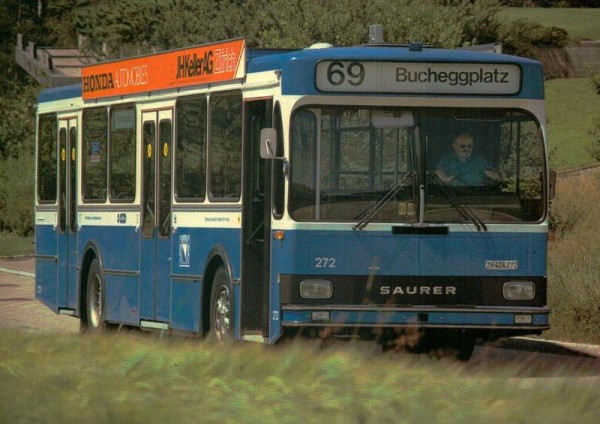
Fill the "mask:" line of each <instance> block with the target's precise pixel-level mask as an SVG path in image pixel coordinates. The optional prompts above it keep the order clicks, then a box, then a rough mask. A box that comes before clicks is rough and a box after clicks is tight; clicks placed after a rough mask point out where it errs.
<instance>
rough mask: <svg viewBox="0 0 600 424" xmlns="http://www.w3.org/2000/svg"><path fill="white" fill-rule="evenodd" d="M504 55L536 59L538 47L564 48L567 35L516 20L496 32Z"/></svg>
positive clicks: (558, 30)
mask: <svg viewBox="0 0 600 424" xmlns="http://www.w3.org/2000/svg"><path fill="white" fill-rule="evenodd" d="M498 39H499V41H501V42H502V49H503V51H504V53H508V54H514V55H517V56H525V57H530V58H534V59H535V58H537V48H538V47H542V46H544V47H564V46H566V45H567V42H568V41H569V34H568V33H567V31H565V30H564V29H562V28H558V27H545V26H543V25H540V24H538V23H534V22H529V21H527V20H525V19H518V20H516V21H511V22H508V23H505V24H503V25H502V26H501V27H500V30H499V32H498Z"/></svg>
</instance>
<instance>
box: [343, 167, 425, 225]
mask: <svg viewBox="0 0 600 424" xmlns="http://www.w3.org/2000/svg"><path fill="white" fill-rule="evenodd" d="M414 176H415V171H411V172H407V173H406V174H404V176H403V177H402V178H400V180H398V181H397V182H396V184H394V185H393V186H392V187H391V188H390V189H389V190H388V191H387V192H386V193H385V194H384V195H383V197H382V198H381V199H379V200H378V201H377V202H375V203H373V204H371V206H369V207H368V208H367V209H365V210H364V211H363V212H362V213H361V214H360V215H358V216H357V217H356V219H358V220H359V221H358V222H357V223H356V224H355V225H353V226H352V229H353V230H362V229H363V228H365V227H366V226H367V225H368V224H369V222H371V220H372V219H373V218H374V217H375V215H377V213H379V211H380V210H381V209H382V208H383V207H384V206H385V204H386V203H387V202H388V201H389V200H390V199H391V198H393V197H394V196H395V195H396V194H397V193H398V192H399V191H400V190H402V189H403V188H404V187H406V185H407V184H408V182H409V181H410V180H411V179H412V178H413V177H414Z"/></svg>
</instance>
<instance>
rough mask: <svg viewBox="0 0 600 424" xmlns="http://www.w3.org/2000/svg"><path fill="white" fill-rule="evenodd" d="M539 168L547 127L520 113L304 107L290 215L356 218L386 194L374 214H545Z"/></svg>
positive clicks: (411, 217)
mask: <svg viewBox="0 0 600 424" xmlns="http://www.w3.org/2000/svg"><path fill="white" fill-rule="evenodd" d="M407 116H408V117H410V119H407ZM400 117H402V118H400ZM543 171H544V150H543V141H542V135H541V131H540V129H539V125H538V123H537V121H535V119H534V118H533V117H532V116H531V115H529V114H527V113H525V112H523V111H517V110H499V109H494V110H490V109H464V108H461V109H451V108H428V109H413V110H407V109H406V108H404V109H402V110H400V109H391V108H390V109H381V108H379V109H377V110H376V109H369V108H358V107H355V108H351V107H319V108H316V107H315V108H303V109H301V110H299V111H297V112H296V113H295V115H294V116H293V120H292V126H291V154H290V192H289V213H290V216H291V217H292V218H293V219H294V220H296V221H325V222H353V223H356V220H357V216H360V214H361V213H362V212H364V211H365V210H369V209H370V208H375V207H374V205H377V204H378V202H379V201H380V199H381V198H382V197H383V196H385V195H386V193H387V194H388V197H389V198H386V201H385V202H384V203H383V204H381V205H379V206H378V207H377V208H375V209H376V210H375V213H374V214H373V215H372V216H370V217H369V219H368V222H386V223H416V222H419V220H421V221H422V222H424V223H453V222H461V223H462V222H467V223H473V224H474V225H475V226H476V227H477V228H478V229H480V230H485V229H486V224H487V223H516V222H539V221H540V220H541V219H542V218H543V217H544V190H543V188H544V172H543ZM411 172H415V178H412V179H411V180H410V181H408V182H407V183H406V184H402V187H399V188H398V187H397V188H398V189H397V190H391V189H392V188H393V187H394V186H395V185H396V184H397V182H398V181H400V180H401V179H402V177H403V176H404V175H406V174H408V173H411ZM420 188H422V189H423V190H422V191H421V190H420ZM389 193H392V194H391V195H389ZM420 193H423V194H422V196H424V199H423V201H421V200H422V199H420V196H421V194H420ZM420 209H421V210H420Z"/></svg>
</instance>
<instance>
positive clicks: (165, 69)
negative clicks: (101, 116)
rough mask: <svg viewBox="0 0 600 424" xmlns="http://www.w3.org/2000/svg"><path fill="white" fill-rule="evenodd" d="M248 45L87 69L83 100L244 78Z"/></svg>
mask: <svg viewBox="0 0 600 424" xmlns="http://www.w3.org/2000/svg"><path fill="white" fill-rule="evenodd" d="M245 56H246V42H245V40H244V39H236V40H231V41H225V42H220V43H215V44H205V45H202V46H197V47H192V48H186V49H181V50H175V51H170V52H165V53H158V54H153V55H148V56H142V57H137V58H131V59H123V60H117V61H113V62H106V63H98V64H95V65H90V66H86V67H84V68H83V69H82V71H81V84H82V89H83V99H84V100H92V99H98V98H101V97H111V96H122V95H126V94H134V93H141V92H147V91H155V90H165V89H169V88H177V87H186V86H190V85H199V84H208V83H213V82H221V81H229V80H232V79H237V78H243V77H244V74H245V72H246V57H245Z"/></svg>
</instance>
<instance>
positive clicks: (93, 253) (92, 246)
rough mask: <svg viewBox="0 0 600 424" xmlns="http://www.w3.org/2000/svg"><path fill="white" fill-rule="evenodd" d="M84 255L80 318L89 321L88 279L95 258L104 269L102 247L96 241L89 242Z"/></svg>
mask: <svg viewBox="0 0 600 424" xmlns="http://www.w3.org/2000/svg"><path fill="white" fill-rule="evenodd" d="M83 252H84V253H83V256H82V258H83V259H82V260H81V268H80V269H81V272H80V273H79V308H78V309H79V318H80V319H81V321H83V322H85V323H87V313H86V311H87V304H86V302H87V300H86V299H87V297H86V294H87V281H88V275H89V272H90V267H91V265H92V262H93V261H94V259H97V260H98V262H99V265H100V272H102V270H103V269H104V267H103V261H102V255H101V254H100V249H99V248H98V246H97V244H96V243H95V242H94V241H90V242H88V244H87V245H86V246H85V248H84V249H83Z"/></svg>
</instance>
